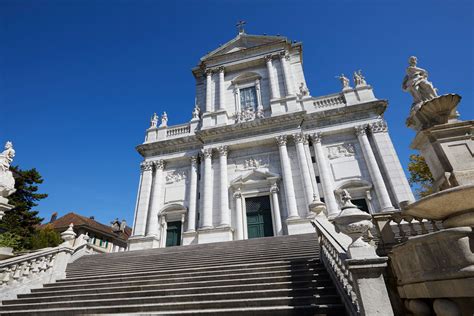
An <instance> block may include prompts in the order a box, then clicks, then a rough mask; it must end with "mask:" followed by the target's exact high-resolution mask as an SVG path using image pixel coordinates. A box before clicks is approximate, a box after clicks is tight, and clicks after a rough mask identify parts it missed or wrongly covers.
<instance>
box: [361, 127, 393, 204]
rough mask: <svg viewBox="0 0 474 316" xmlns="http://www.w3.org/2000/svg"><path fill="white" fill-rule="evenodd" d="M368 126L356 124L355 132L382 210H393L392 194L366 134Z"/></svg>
mask: <svg viewBox="0 0 474 316" xmlns="http://www.w3.org/2000/svg"><path fill="white" fill-rule="evenodd" d="M366 127H367V126H366V125H359V126H356V127H355V132H356V135H357V138H358V139H359V143H360V146H361V148H362V153H363V155H364V159H365V161H366V163H367V167H368V169H369V174H370V177H371V178H372V182H373V183H374V188H375V193H376V194H377V197H378V199H379V203H380V207H381V208H382V209H381V210H380V211H381V212H385V211H390V210H393V205H392V202H391V201H390V196H389V195H388V191H387V187H386V186H385V182H384V180H383V177H382V173H381V172H380V169H379V166H378V164H377V160H376V159H375V156H374V152H373V151H372V147H370V143H369V139H368V138H367V134H366Z"/></svg>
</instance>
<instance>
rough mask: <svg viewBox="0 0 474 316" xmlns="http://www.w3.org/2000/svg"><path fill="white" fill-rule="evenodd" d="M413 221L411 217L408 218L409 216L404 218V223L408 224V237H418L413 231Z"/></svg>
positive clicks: (414, 230)
mask: <svg viewBox="0 0 474 316" xmlns="http://www.w3.org/2000/svg"><path fill="white" fill-rule="evenodd" d="M413 219H414V218H413V216H410V215H406V216H405V221H406V222H407V223H408V227H409V229H410V236H416V235H418V233H417V231H416V229H415V225H414V224H413Z"/></svg>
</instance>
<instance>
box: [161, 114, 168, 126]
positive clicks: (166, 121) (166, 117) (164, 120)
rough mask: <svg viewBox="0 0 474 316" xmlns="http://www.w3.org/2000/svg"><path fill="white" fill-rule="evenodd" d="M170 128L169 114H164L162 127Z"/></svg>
mask: <svg viewBox="0 0 474 316" xmlns="http://www.w3.org/2000/svg"><path fill="white" fill-rule="evenodd" d="M166 126H168V114H166V112H163V114H162V115H161V124H160V127H166Z"/></svg>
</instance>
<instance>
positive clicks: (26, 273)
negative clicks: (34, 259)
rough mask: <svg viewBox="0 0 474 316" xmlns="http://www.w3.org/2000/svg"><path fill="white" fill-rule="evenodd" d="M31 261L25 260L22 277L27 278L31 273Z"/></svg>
mask: <svg viewBox="0 0 474 316" xmlns="http://www.w3.org/2000/svg"><path fill="white" fill-rule="evenodd" d="M30 268H31V261H25V262H23V265H22V273H21V279H22V280H23V279H26V278H28V276H29V275H30Z"/></svg>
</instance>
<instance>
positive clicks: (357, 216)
mask: <svg viewBox="0 0 474 316" xmlns="http://www.w3.org/2000/svg"><path fill="white" fill-rule="evenodd" d="M341 200H342V202H343V206H342V211H341V212H340V213H339V215H338V216H337V217H336V218H334V226H335V227H336V231H337V232H341V233H343V234H345V235H347V236H349V237H350V238H351V239H352V243H351V244H350V245H349V249H348V250H347V254H348V256H349V257H350V258H361V257H375V256H377V255H376V254H375V249H374V247H372V246H371V245H369V244H368V243H366V242H365V241H364V240H362V236H363V235H364V234H365V233H366V232H367V230H369V229H370V228H372V227H373V224H372V216H371V215H370V214H368V213H366V212H364V211H361V210H360V209H358V208H357V206H355V205H354V204H352V202H351V196H350V195H349V192H347V190H343V191H342V194H341Z"/></svg>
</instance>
